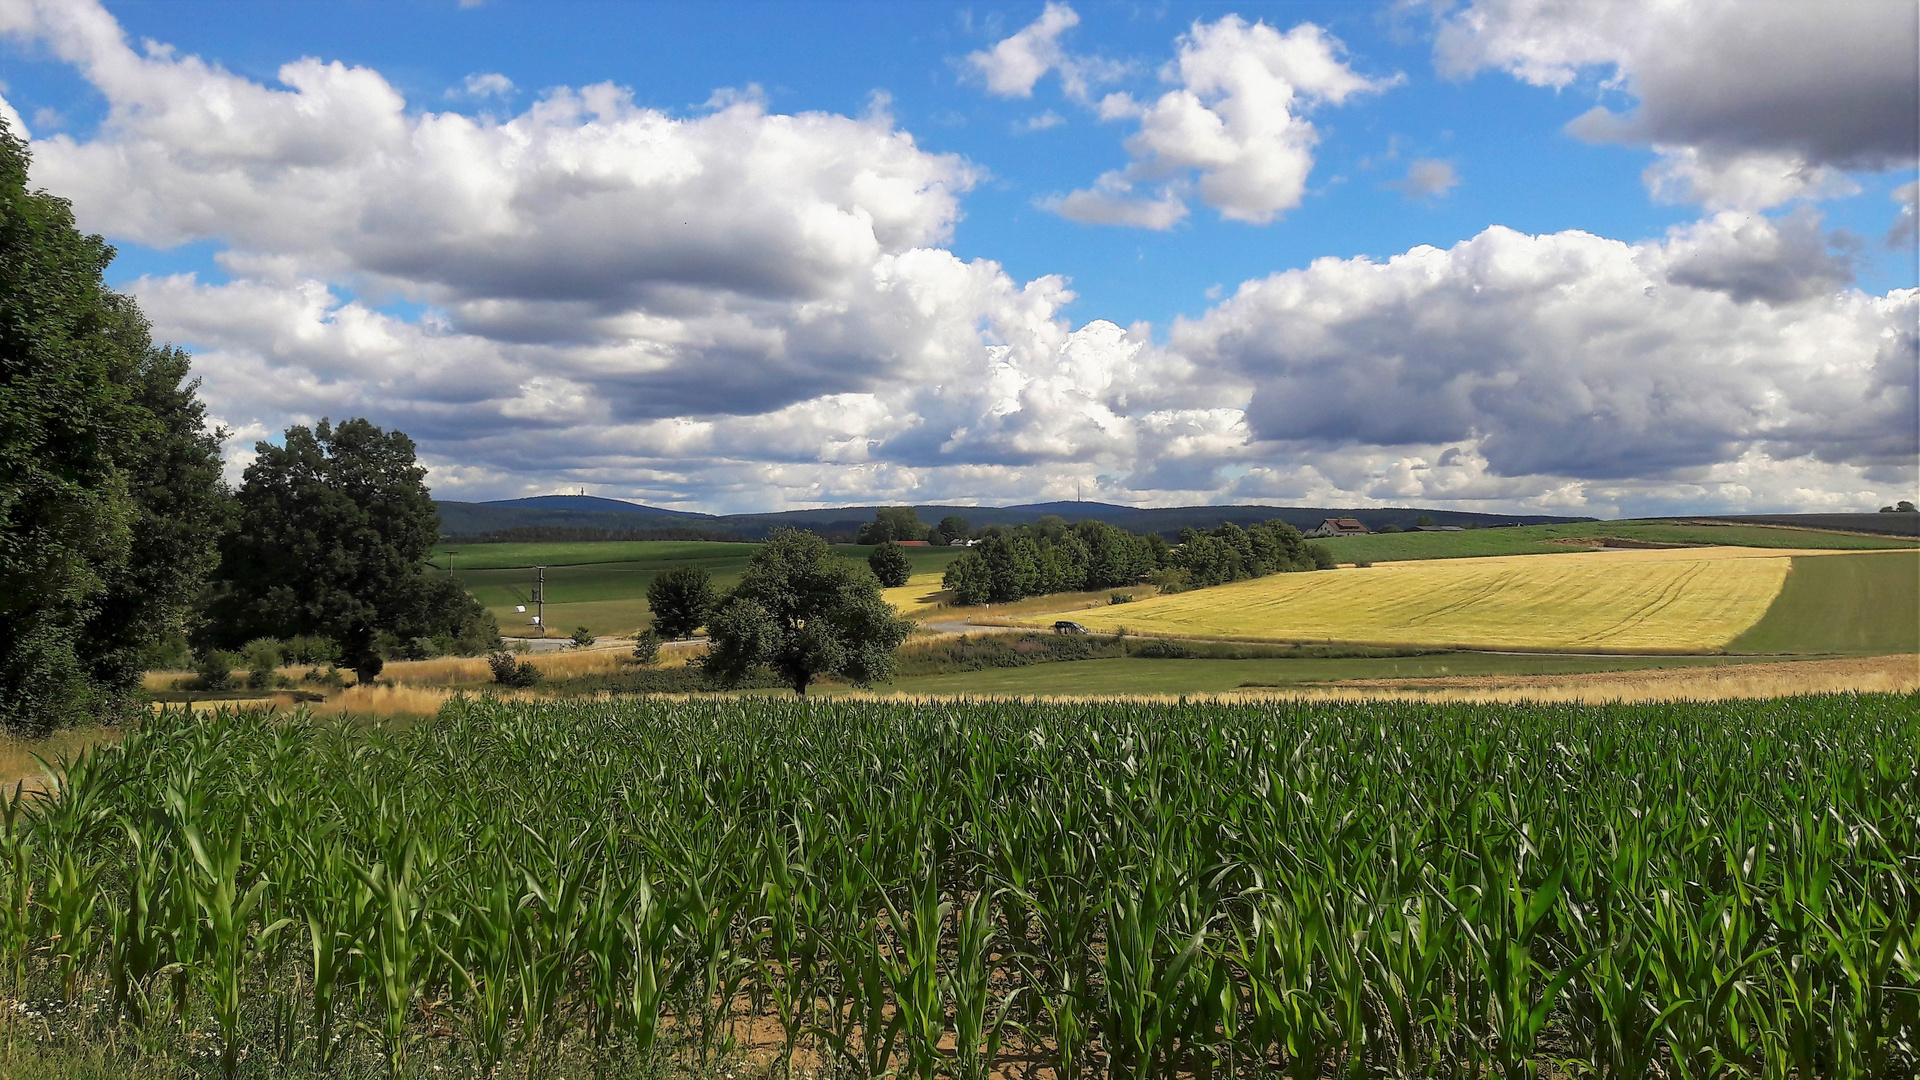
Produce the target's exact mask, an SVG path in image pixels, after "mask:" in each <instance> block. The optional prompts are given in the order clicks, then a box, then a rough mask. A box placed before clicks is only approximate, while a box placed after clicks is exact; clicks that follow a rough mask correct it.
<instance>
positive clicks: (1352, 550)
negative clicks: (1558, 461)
mask: <svg viewBox="0 0 1920 1080" xmlns="http://www.w3.org/2000/svg"><path fill="white" fill-rule="evenodd" d="M1583 536H1616V537H1620V538H1623V539H1627V540H1642V541H1647V542H1650V543H1656V544H1725V545H1728V546H1732V547H1758V548H1821V549H1836V550H1842V551H1849V550H1855V549H1858V550H1862V551H1872V550H1879V549H1885V548H1912V547H1915V546H1916V545H1915V544H1914V542H1913V541H1911V540H1903V539H1900V538H1899V537H1891V536H1857V535H1854V534H1852V533H1836V532H1821V531H1819V530H1816V529H1780V528H1773V527H1770V526H1765V525H1674V524H1670V523H1666V522H1634V521H1587V522H1581V523H1579V524H1573V525H1523V526H1521V527H1519V528H1514V529H1469V530H1467V531H1466V532H1457V533H1416V532H1405V533H1374V534H1373V535H1371V536H1343V537H1338V538H1336V539H1331V540H1326V541H1323V542H1324V543H1325V544H1326V545H1327V547H1328V548H1330V549H1332V551H1333V554H1334V557H1335V558H1337V559H1339V560H1340V561H1341V562H1355V561H1360V562H1403V561H1407V560H1411V559H1465V558H1473V557H1475V556H1481V555H1549V554H1553V553H1555V552H1567V551H1581V550H1584V549H1583V548H1581V547H1578V546H1575V545H1572V544H1555V543H1549V541H1552V540H1566V539H1571V538H1576V537H1583Z"/></svg>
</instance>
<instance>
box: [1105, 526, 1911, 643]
mask: <svg viewBox="0 0 1920 1080" xmlns="http://www.w3.org/2000/svg"><path fill="white" fill-rule="evenodd" d="M1795 554H1814V553H1810V552H1809V553H1801V552H1789V551H1779V550H1771V551H1770V550H1764V549H1753V548H1732V547H1728V548H1690V549H1671V550H1643V551H1635V550H1608V551H1598V552H1582V553H1569V554H1565V555H1550V556H1540V555H1521V556H1505V557H1496V558H1486V559H1451V560H1431V561H1421V562H1403V563H1389V564H1383V565H1378V566H1373V567H1368V568H1348V569H1341V570H1334V571H1322V572H1318V573H1308V574H1275V575H1272V576H1269V577H1264V578H1257V579H1254V580H1251V581H1240V582H1235V583H1233V584H1230V585H1221V586H1218V587H1216V588H1212V589H1201V590H1196V591H1193V592H1187V593H1180V594H1177V595H1173V596H1161V597H1155V598H1153V599H1151V600H1144V601H1141V602H1139V603H1135V604H1129V605H1126V606H1125V607H1124V608H1102V609H1098V610H1092V611H1085V612H1082V613H1080V614H1079V615H1077V616H1075V618H1076V619H1077V621H1079V622H1081V623H1083V624H1085V625H1086V626H1087V627H1088V628H1090V629H1093V630H1096V631H1114V630H1118V629H1120V628H1122V627H1124V628H1127V629H1129V630H1132V631H1135V632H1139V633H1148V634H1166V635H1175V636H1185V637H1210V638H1243V639H1253V640H1271V641H1342V642H1355V643H1367V644H1379V645H1418V646H1431V647H1453V648H1491V649H1538V650H1560V651H1568V652H1589V651H1590V652H1679V653H1687V652H1713V651H1717V650H1719V649H1721V648H1724V647H1725V646H1726V644H1727V643H1728V642H1729V641H1731V640H1733V639H1734V638H1735V637H1737V636H1739V635H1740V634H1741V633H1743V632H1745V631H1746V630H1747V629H1749V628H1750V627H1752V626H1754V625H1755V624H1756V623H1758V622H1759V621H1760V619H1761V618H1762V617H1763V616H1764V615H1765V614H1766V612H1767V609H1768V608H1769V607H1770V606H1771V605H1772V603H1773V601H1774V598H1775V597H1776V596H1777V595H1778V594H1779V592H1780V589H1781V586H1782V584H1783V583H1784V582H1785V581H1786V578H1787V572H1788V567H1789V565H1790V558H1789V556H1791V555H1795ZM1883 557H1891V558H1900V557H1902V556H1899V555H1892V556H1883Z"/></svg>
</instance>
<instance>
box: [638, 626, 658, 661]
mask: <svg viewBox="0 0 1920 1080" xmlns="http://www.w3.org/2000/svg"><path fill="white" fill-rule="evenodd" d="M633 659H634V662H635V663H638V664H641V665H643V666H645V667H652V666H653V665H655V664H657V663H659V662H660V635H659V634H656V633H654V632H653V628H652V627H648V628H647V629H645V630H642V631H640V632H639V633H637V634H635V635H633Z"/></svg>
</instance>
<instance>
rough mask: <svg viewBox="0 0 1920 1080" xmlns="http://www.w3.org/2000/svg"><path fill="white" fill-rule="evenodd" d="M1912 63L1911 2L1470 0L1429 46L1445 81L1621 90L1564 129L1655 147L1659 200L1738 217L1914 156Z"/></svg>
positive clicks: (1915, 78)
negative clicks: (1626, 102) (1484, 77)
mask: <svg viewBox="0 0 1920 1080" xmlns="http://www.w3.org/2000/svg"><path fill="white" fill-rule="evenodd" d="M1917 55H1920V8H1916V7H1915V6H1914V5H1913V4H1911V3H1908V2H1906V0H1849V2H1848V3H1846V4H1843V5H1838V6H1836V5H1829V4H1818V3H1801V2H1798V0H1695V2H1691V3H1675V2H1671V0H1473V2H1472V3H1470V4H1468V5H1466V6H1465V7H1464V8H1460V9H1458V10H1456V11H1453V12H1451V13H1449V14H1447V15H1445V16H1443V17H1442V19H1441V21H1440V25H1439V31H1438V35H1437V37H1436V40H1435V46H1434V59H1435V62H1436V64H1437V65H1438V66H1439V68H1440V70H1441V71H1442V72H1443V73H1446V74H1450V75H1455V76H1466V75H1471V74H1473V73H1475V72H1477V71H1481V70H1485V69H1494V70H1500V71H1505V72H1507V73H1509V74H1511V75H1513V76H1514V77H1516V78H1518V79H1521V80H1523V81H1525V82H1528V83H1531V84H1533V85H1535V86H1551V87H1568V86H1572V85H1574V84H1575V83H1576V81H1578V80H1580V79H1581V78H1582V77H1583V76H1587V75H1593V76H1594V77H1596V78H1599V79H1600V83H1599V86H1600V87H1601V88H1602V89H1615V90H1620V91H1624V92H1625V93H1626V94H1629V95H1631V96H1632V97H1633V98H1634V99H1635V102H1636V103H1635V104H1634V105H1633V107H1632V108H1629V109H1626V110H1623V111H1615V110H1612V109H1609V108H1607V107H1605V106H1595V107H1594V108H1593V109H1592V110H1591V111H1589V112H1587V113H1585V114H1584V115H1582V116H1581V117H1579V118H1578V119H1577V120H1575V121H1574V122H1573V123H1572V125H1571V126H1570V127H1571V130H1572V131H1573V133H1574V134H1576V135H1579V136H1580V137H1582V138H1586V139H1590V140H1593V141H1598V142H1625V143H1634V144H1641V145H1648V146H1652V147H1654V148H1656V149H1657V150H1659V151H1660V153H1661V156H1662V160H1661V161H1660V162H1659V163H1657V164H1655V165H1654V166H1653V167H1652V168H1651V169H1649V170H1648V174H1647V181H1648V184H1649V186H1650V187H1651V188H1652V189H1653V190H1654V192H1655V194H1656V195H1660V196H1662V197H1665V198H1669V199H1672V200H1676V201H1684V202H1697V203H1703V204H1706V205H1707V206H1708V207H1709V208H1710V209H1721V208H1739V209H1748V210H1755V209H1763V208H1765V207H1768V206H1776V205H1779V204H1780V203H1783V202H1786V201H1787V200H1789V199H1793V198H1818V197H1823V196H1827V195H1831V194H1835V193H1836V192H1837V191H1839V190H1844V189H1845V188H1846V187H1847V186H1848V182H1847V180H1846V178H1845V177H1844V175H1842V174H1843V172H1844V171H1846V170H1868V171H1877V170H1881V169H1887V168H1892V167H1895V166H1900V165H1907V164H1911V163H1912V162H1913V161H1914V159H1915V158H1916V156H1920V133H1917V132H1916V127H1917V126H1916V124H1915V122H1914V120H1915V117H1916V116H1920V62H1916V60H1915V57H1916V56H1917Z"/></svg>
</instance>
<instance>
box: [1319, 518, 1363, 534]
mask: <svg viewBox="0 0 1920 1080" xmlns="http://www.w3.org/2000/svg"><path fill="white" fill-rule="evenodd" d="M1372 531H1373V530H1372V529H1369V528H1367V527H1366V526H1365V525H1362V524H1360V520H1359V519H1358V518H1350V517H1344V518H1327V519H1326V520H1324V521H1322V522H1321V523H1320V527H1319V528H1317V529H1310V530H1308V531H1307V533H1306V535H1308V536H1315V537H1319V536H1365V535H1367V534H1368V533H1370V532H1372Z"/></svg>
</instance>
